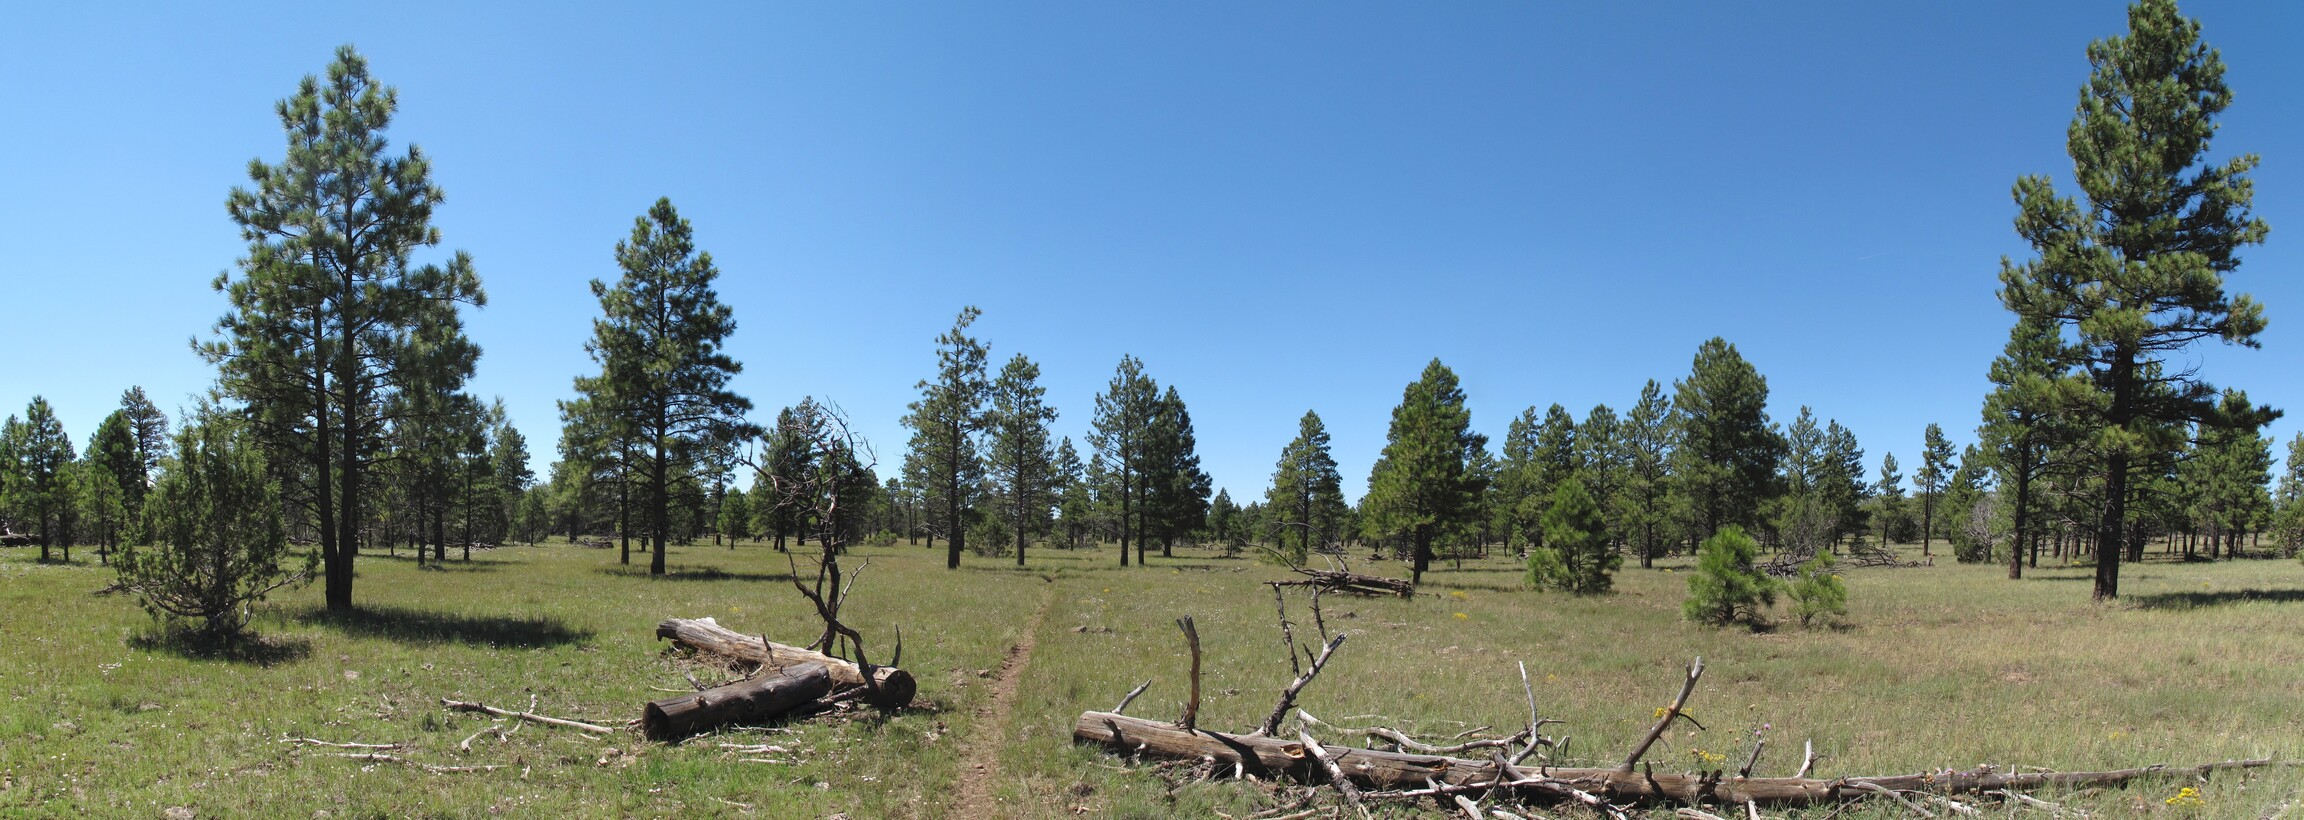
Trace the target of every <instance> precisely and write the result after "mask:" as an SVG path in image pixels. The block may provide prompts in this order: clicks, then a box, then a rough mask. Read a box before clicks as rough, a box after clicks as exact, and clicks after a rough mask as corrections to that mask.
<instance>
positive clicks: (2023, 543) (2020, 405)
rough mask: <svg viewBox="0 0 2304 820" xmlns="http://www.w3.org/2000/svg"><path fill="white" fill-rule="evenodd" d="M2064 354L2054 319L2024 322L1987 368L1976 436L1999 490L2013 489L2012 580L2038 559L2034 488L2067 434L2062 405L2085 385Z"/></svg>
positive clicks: (2022, 574) (2009, 574) (2011, 520)
mask: <svg viewBox="0 0 2304 820" xmlns="http://www.w3.org/2000/svg"><path fill="white" fill-rule="evenodd" d="M2066 352H2067V350H2066V347H2065V345H2064V342H2063V340H2062V339H2060V338H2058V336H2057V333H2056V326H2055V325H2053V324H2050V323H2047V322H2039V321H2030V320H2019V321H2017V322H2016V325H2015V326H2014V327H2013V328H2010V329H2009V331H2008V344H2007V346H2006V347H2005V348H2004V349H2003V350H2002V351H2001V353H2000V356H1999V357H1998V358H1995V359H1993V360H1992V367H1991V369H1990V371H1989V372H1988V376H1989V378H1990V379H1991V381H1992V392H1990V393H1988V394H1986V395H1985V397H1984V424H1983V426H1982V427H1980V428H1978V429H1977V436H1978V438H1979V439H1981V441H1982V443H1983V446H1984V448H1985V452H1987V453H1988V454H1989V455H1990V461H1991V464H1992V468H1993V470H1994V471H1995V472H1996V473H1997V474H1998V476H1999V479H2000V486H2001V488H2003V489H2005V490H2009V491H2011V497H2010V498H2009V499H2008V510H2009V518H2010V523H2011V532H2010V542H2009V543H2010V549H2009V552H2010V554H2009V558H2008V577H2009V578H2010V579H2018V578H2022V577H2024V562H2025V560H2026V555H2027V553H2029V555H2030V560H2031V562H2032V566H2034V567H2038V566H2039V565H2040V550H2039V533H2038V532H2037V531H2036V530H2037V528H2036V527H2034V526H2033V521H2034V520H2035V518H2034V516H2035V515H2037V514H2038V512H2039V509H2038V508H2039V507H2040V504H2039V503H2038V501H2037V500H2036V498H2035V496H2034V493H2033V488H2034V485H2035V484H2037V483H2038V482H2039V481H2040V480H2041V479H2042V478H2043V477H2044V476H2045V475H2046V474H2047V471H2048V469H2049V467H2050V462H2049V455H2050V454H2051V453H2053V452H2055V451H2056V445H2057V444H2058V442H2059V441H2061V440H2062V438H2063V437H2064V432H2065V429H2064V427H2063V426H2061V425H2060V424H2059V423H2058V420H2057V416H2058V414H2057V410H2056V408H2058V407H2061V406H2065V405H2067V404H2071V403H2072V402H2074V401H2076V400H2077V399H2076V397H2075V394H2077V393H2080V392H2082V391H2085V390H2086V389H2087V388H2086V386H2085V385H2082V384H2080V383H2079V382H2077V381H2076V380H2074V379H2070V378H2067V375H2066V373H2065V371H2066V369H2067V368H2066V365H2065V363H2064V357H2065V354H2066Z"/></svg>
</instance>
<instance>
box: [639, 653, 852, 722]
mask: <svg viewBox="0 0 2304 820" xmlns="http://www.w3.org/2000/svg"><path fill="white" fill-rule="evenodd" d="M831 693H832V671H831V669H829V668H828V667H826V666H825V665H823V664H821V663H803V664H796V665H793V666H787V667H784V668H783V669H781V670H779V671H776V672H771V673H768V674H765V675H762V676H760V677H757V678H753V679H751V680H744V681H737V682H735V683H731V684H728V685H726V686H716V687H713V688H711V689H706V690H704V691H702V692H697V693H694V694H688V695H681V696H679V697H674V698H665V699H663V700H657V701H650V702H649V703H648V705H647V706H645V707H643V708H642V709H641V713H640V730H641V732H642V733H644V734H646V735H647V736H648V739H649V740H657V741H672V740H678V739H680V738H684V737H688V736H690V735H694V734H697V733H699V732H702V731H705V730H707V729H711V728H712V727H715V726H719V725H721V724H725V723H736V722H739V721H753V720H766V719H769V718H773V717H776V716H778V715H782V714H784V713H786V712H790V711H792V710H793V709H795V708H798V707H800V706H803V705H806V704H810V703H814V702H815V701H816V699H817V698H821V697H824V696H825V695H829V694H831Z"/></svg>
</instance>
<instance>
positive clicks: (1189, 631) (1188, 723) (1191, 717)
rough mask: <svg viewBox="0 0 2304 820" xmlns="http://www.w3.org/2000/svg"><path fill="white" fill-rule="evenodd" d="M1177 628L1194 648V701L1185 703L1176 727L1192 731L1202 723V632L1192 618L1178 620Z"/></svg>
mask: <svg viewBox="0 0 2304 820" xmlns="http://www.w3.org/2000/svg"><path fill="white" fill-rule="evenodd" d="M1176 628H1178V629H1182V630H1184V641H1185V642H1186V643H1188V644H1190V645H1191V647H1192V699H1191V700H1187V701H1185V702H1184V717H1183V719H1181V720H1178V721H1176V725H1178V726H1182V727H1184V728H1185V729H1191V728H1193V727H1194V726H1195V725H1196V724H1198V723H1199V721H1200V630H1198V629H1194V628H1193V626H1192V616H1190V615H1186V616H1184V617H1182V618H1178V619H1176Z"/></svg>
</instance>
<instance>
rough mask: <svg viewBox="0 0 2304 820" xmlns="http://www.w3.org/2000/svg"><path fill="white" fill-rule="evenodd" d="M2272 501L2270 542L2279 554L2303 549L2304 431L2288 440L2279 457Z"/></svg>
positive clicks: (2294, 553)
mask: <svg viewBox="0 0 2304 820" xmlns="http://www.w3.org/2000/svg"><path fill="white" fill-rule="evenodd" d="M2273 503H2274V505H2275V507H2274V509H2273V513H2272V525H2271V526H2272V542H2273V543H2274V544H2278V545H2279V546H2280V554H2282V555H2286V556H2289V557H2295V556H2296V555H2298V554H2299V553H2304V433H2297V434H2296V436H2295V437H2294V438H2291V439H2289V440H2288V457H2287V458H2284V459H2281V460H2280V487H2279V490H2278V492H2277V494H2276V495H2275V496H2274V497H2273Z"/></svg>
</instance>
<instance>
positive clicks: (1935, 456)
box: [1912, 422, 1953, 556]
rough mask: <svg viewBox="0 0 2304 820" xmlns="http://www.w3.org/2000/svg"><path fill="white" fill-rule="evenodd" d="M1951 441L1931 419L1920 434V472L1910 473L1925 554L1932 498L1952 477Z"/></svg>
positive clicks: (1933, 508)
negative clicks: (1918, 499) (1917, 505)
mask: <svg viewBox="0 0 2304 820" xmlns="http://www.w3.org/2000/svg"><path fill="white" fill-rule="evenodd" d="M1952 465H1953V462H1952V442H1950V441H1946V440H1945V439H1944V428H1943V427H1941V426H1938V425H1937V424H1935V423H1933V422H1931V423H1929V425H1928V429H1927V430H1926V431H1924V432H1923V433H1922V435H1921V437H1920V472H1917V473H1914V474H1913V475H1912V480H1913V483H1914V485H1916V488H1917V489H1918V490H1919V491H1920V554H1921V555H1923V556H1925V555H1927V554H1928V544H1929V540H1930V538H1932V537H1933V536H1934V535H1935V534H1936V502H1937V500H1938V499H1939V498H1941V497H1942V495H1943V493H1944V482H1946V481H1948V480H1950V479H1951V478H1952Z"/></svg>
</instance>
